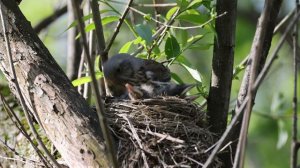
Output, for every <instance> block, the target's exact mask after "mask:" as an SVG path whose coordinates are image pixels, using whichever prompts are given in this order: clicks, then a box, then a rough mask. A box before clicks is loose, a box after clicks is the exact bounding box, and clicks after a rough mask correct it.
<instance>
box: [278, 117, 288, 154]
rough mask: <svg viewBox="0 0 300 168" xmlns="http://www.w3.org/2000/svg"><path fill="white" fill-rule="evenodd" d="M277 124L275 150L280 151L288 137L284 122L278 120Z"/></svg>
mask: <svg viewBox="0 0 300 168" xmlns="http://www.w3.org/2000/svg"><path fill="white" fill-rule="evenodd" d="M277 124H278V140H277V145H276V148H277V149H281V148H282V147H283V146H284V145H285V144H286V142H287V140H288V137H289V136H288V131H287V128H286V126H285V123H284V121H283V120H281V119H280V120H278V122H277Z"/></svg>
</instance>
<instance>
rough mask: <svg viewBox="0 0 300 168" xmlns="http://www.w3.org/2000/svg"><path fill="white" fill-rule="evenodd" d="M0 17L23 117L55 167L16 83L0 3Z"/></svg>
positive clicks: (54, 161)
mask: <svg viewBox="0 0 300 168" xmlns="http://www.w3.org/2000/svg"><path fill="white" fill-rule="evenodd" d="M0 17H1V22H2V26H3V35H4V39H5V45H6V49H7V55H8V61H9V65H10V70H11V73H12V75H13V78H14V81H13V82H14V84H15V88H16V91H17V96H18V97H19V100H20V103H21V106H22V108H23V110H24V113H25V117H26V119H27V122H28V125H29V127H30V130H31V131H32V133H33V135H34V137H35V139H36V141H37V143H38V144H39V146H41V148H42V150H43V152H44V153H45V154H46V156H47V157H48V158H49V159H50V161H51V162H52V163H53V164H54V165H55V166H56V167H58V168H59V167H60V165H59V163H58V162H57V161H56V160H55V159H54V157H53V156H52V155H51V154H50V152H49V151H48V149H47V148H46V146H45V145H44V143H43V142H42V140H41V138H40V136H39V135H38V133H37V131H36V130H35V128H34V125H33V122H32V119H31V118H30V114H29V110H28V109H27V107H26V104H25V100H24V97H23V94H22V91H21V88H20V86H19V83H18V79H17V75H16V71H15V68H14V65H13V61H12V53H11V48H10V43H9V37H8V32H7V30H6V25H5V21H4V17H3V11H2V3H0Z"/></svg>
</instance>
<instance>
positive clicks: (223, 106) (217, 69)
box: [207, 0, 237, 135]
mask: <svg viewBox="0 0 300 168" xmlns="http://www.w3.org/2000/svg"><path fill="white" fill-rule="evenodd" d="M236 8H237V0H218V1H217V13H218V15H220V14H222V13H224V12H227V14H226V15H225V16H223V17H221V18H218V19H217V20H216V32H217V37H215V42H214V55H213V62H212V76H211V84H210V90H209V97H208V101H207V115H208V117H209V125H210V126H211V128H210V129H211V131H213V132H215V133H218V135H222V133H223V132H224V131H225V129H226V125H227V114H228V108H229V101H230V93H231V83H232V72H233V58H234V46H235V25H236V11H237V9H236Z"/></svg>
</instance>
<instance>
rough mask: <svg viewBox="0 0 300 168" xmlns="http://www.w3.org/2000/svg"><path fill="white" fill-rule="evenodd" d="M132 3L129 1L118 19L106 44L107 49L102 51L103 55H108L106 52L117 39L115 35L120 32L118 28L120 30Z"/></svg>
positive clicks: (131, 0)
mask: <svg viewBox="0 0 300 168" xmlns="http://www.w3.org/2000/svg"><path fill="white" fill-rule="evenodd" d="M132 2H133V0H129V2H128V4H127V7H126V9H125V11H124V13H123V14H122V16H121V18H120V19H119V22H118V24H117V26H116V28H115V31H114V34H113V35H112V37H111V39H110V40H109V42H108V45H107V47H106V48H105V50H104V52H105V53H108V51H109V50H110V48H111V46H112V44H113V42H114V40H115V38H116V37H117V35H118V33H119V31H120V28H121V26H122V24H123V22H124V20H125V17H126V16H127V13H128V12H129V9H130V6H131V4H132Z"/></svg>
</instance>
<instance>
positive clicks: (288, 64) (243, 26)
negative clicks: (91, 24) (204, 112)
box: [0, 0, 294, 168]
mask: <svg viewBox="0 0 300 168" xmlns="http://www.w3.org/2000/svg"><path fill="white" fill-rule="evenodd" d="M108 2H109V1H108ZM122 2H125V1H122ZM164 2H165V3H167V2H168V3H171V2H172V3H174V2H175V1H174V0H173V1H172V0H169V1H168V0H165V1H164ZM134 3H136V4H139V3H152V0H143V1H142V0H139V1H138V0H135V1H134ZM65 4H66V1H65V0H43V1H41V0H23V2H22V3H21V5H20V8H21V10H22V11H23V13H24V15H25V16H26V18H27V19H28V20H29V21H30V22H31V24H32V26H35V25H36V24H37V23H39V22H40V21H41V20H43V18H45V17H46V16H49V15H51V14H52V13H53V12H54V10H55V9H58V8H60V7H62V6H64V5H65ZM111 4H112V5H113V6H114V7H115V8H116V9H118V11H123V9H124V8H125V5H124V4H122V3H121V4H117V3H111ZM263 4H264V1H263V0H246V1H238V18H237V19H238V20H237V30H236V48H235V61H234V62H235V66H237V65H238V64H239V63H240V62H241V61H242V60H243V59H244V58H245V57H246V56H247V54H248V53H249V51H250V48H251V43H252V39H253V35H254V32H255V26H256V22H257V17H258V16H259V13H260V10H261V9H262V7H263ZM293 5H294V1H284V4H283V7H282V12H281V15H280V18H282V17H284V16H285V15H286V14H287V13H289V12H290V11H291V10H292V9H293ZM101 8H102V9H104V8H107V6H105V5H102V7H101ZM136 8H137V9H139V10H141V11H143V12H144V13H146V14H150V15H152V16H153V12H154V10H153V8H145V7H136ZM169 9H171V7H166V8H164V9H161V10H162V13H166V12H167V11H168V10H169ZM103 16H105V14H103ZM137 18H138V17H137ZM139 18H140V19H137V20H135V23H136V24H142V23H143V21H144V18H142V17H140V16H139ZM220 19H222V18H220ZM148 23H150V24H152V25H155V23H154V22H151V21H149V22H148ZM115 25H116V22H113V23H110V24H107V25H106V26H105V27H104V31H105V34H104V35H105V38H106V40H108V39H109V38H110V37H111V35H112V33H113V29H114V27H115ZM68 26H69V25H68V21H67V16H66V15H64V16H62V17H60V18H59V19H57V20H56V21H55V22H54V23H53V24H51V25H50V27H48V28H47V29H45V30H44V31H43V32H41V33H40V38H41V39H42V41H43V42H44V43H45V45H46V46H47V47H48V49H49V50H50V52H51V54H52V55H53V56H54V57H55V59H56V60H57V62H58V63H59V65H60V66H61V67H62V68H63V69H66V63H67V60H66V59H67V57H66V55H67V50H66V48H67V45H68V44H67V33H66V30H67V28H68ZM171 32H172V33H173V34H175V35H176V38H177V40H180V37H179V36H180V35H181V34H182V31H181V30H178V29H175V30H172V31H171ZM189 33H190V34H206V33H207V34H206V35H205V36H204V38H203V39H201V41H200V42H199V43H200V44H203V46H206V47H198V48H192V49H188V50H187V51H186V52H184V54H183V55H184V56H185V58H187V59H188V60H189V62H190V63H192V65H191V66H192V67H193V68H194V69H197V70H198V71H199V72H200V74H201V77H202V82H203V85H204V86H207V87H206V88H209V87H208V86H209V82H210V73H211V60H212V49H213V47H212V46H211V47H209V46H210V45H209V44H213V37H214V34H213V33H212V31H211V30H207V27H205V28H203V29H201V28H197V29H193V30H192V31H189ZM279 37H280V33H279V34H278V35H276V36H275V38H274V40H273V44H276V42H277V39H278V38H279ZM134 39H135V37H134V35H133V33H131V32H130V30H129V29H128V27H127V26H124V25H123V26H122V28H121V30H120V33H119V35H118V36H117V38H116V41H115V43H114V45H113V46H112V49H111V50H110V53H109V56H111V55H114V54H116V53H118V52H119V50H120V48H121V47H122V46H123V45H124V44H125V43H127V42H128V41H130V40H134ZM163 46H164V44H163V45H162V48H163ZM273 46H274V45H273ZM162 51H163V50H162ZM171 70H172V72H173V73H176V74H177V75H178V76H179V77H180V78H181V79H182V80H183V81H185V83H195V80H194V79H193V78H192V76H191V75H190V74H189V73H188V72H187V71H186V70H184V69H183V68H182V67H180V66H178V65H172V66H171ZM242 77H243V72H241V73H240V74H238V79H235V80H233V86H232V96H231V109H233V107H234V104H235V99H236V96H237V93H238V90H239V87H240V82H241V79H242ZM0 79H1V82H0V84H1V86H5V85H6V82H5V79H4V78H3V76H2V75H1V76H0ZM292 86H293V77H292V50H291V47H290V46H289V45H287V44H286V45H285V46H284V47H283V48H282V49H281V51H280V53H279V55H278V59H277V60H276V62H275V64H273V66H272V69H271V71H270V73H269V74H268V75H267V78H266V80H265V81H264V82H263V84H262V86H261V87H260V89H259V91H258V94H257V97H256V101H255V106H254V110H253V115H252V118H251V124H250V130H249V136H248V137H249V139H248V150H247V160H246V167H249V168H252V167H253V168H255V167H265V168H273V167H287V166H288V165H289V155H290V139H291V117H292V91H293V90H292ZM1 92H3V89H1ZM192 92H193V93H196V92H197V90H196V89H195V90H193V91H192ZM193 93H192V94H193ZM203 99H204V98H200V99H199V100H197V101H199V102H201V101H202V100H203ZM3 113H4V112H3V111H2V110H1V111H0V114H1V115H0V117H1V119H3V118H5V115H3ZM229 119H230V116H229ZM3 128H4V129H6V127H2V126H1V129H3ZM1 129H0V130H1ZM2 131H3V130H2ZM2 131H1V132H2Z"/></svg>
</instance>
